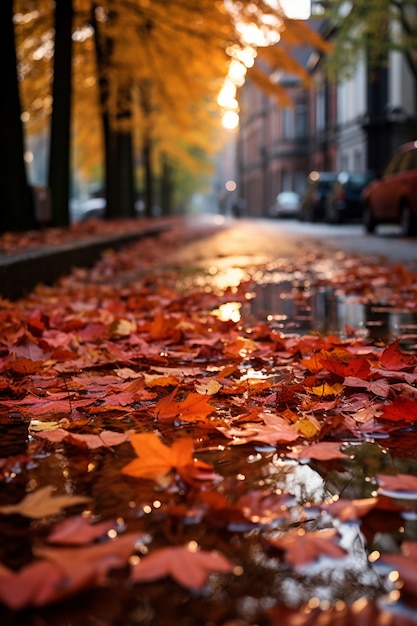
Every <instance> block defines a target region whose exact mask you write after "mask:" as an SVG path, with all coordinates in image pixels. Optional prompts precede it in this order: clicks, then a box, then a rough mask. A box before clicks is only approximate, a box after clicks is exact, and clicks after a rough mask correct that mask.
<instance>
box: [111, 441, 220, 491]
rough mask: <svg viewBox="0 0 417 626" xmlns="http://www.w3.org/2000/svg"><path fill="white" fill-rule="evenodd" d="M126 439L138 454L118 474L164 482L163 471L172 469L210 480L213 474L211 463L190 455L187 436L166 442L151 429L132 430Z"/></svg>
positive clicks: (192, 446)
mask: <svg viewBox="0 0 417 626" xmlns="http://www.w3.org/2000/svg"><path fill="white" fill-rule="evenodd" d="M130 442H131V444H132V446H133V448H134V449H135V452H136V454H137V455H138V457H139V458H137V459H134V460H133V461H131V462H130V463H128V464H127V465H125V466H124V467H123V468H122V474H125V475H127V476H133V477H134V478H148V479H151V480H156V481H158V482H159V481H163V482H165V477H166V475H167V474H168V473H169V472H171V471H172V470H176V471H177V472H179V473H180V475H181V476H185V477H187V476H189V477H194V478H196V479H201V480H213V479H214V478H217V475H216V474H215V473H214V472H213V468H212V467H211V465H208V464H207V463H204V462H203V461H199V460H196V459H195V458H194V455H193V453H194V443H193V440H192V439H191V438H188V437H187V438H186V437H183V438H181V439H177V440H176V441H174V443H173V444H172V445H171V446H166V445H165V444H163V443H162V441H161V440H160V438H159V437H158V436H157V435H155V434H154V433H140V434H133V435H131V437H130Z"/></svg>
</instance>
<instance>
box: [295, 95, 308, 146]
mask: <svg viewBox="0 0 417 626" xmlns="http://www.w3.org/2000/svg"><path fill="white" fill-rule="evenodd" d="M307 134H308V127H307V107H306V105H305V104H296V105H295V136H296V137H297V138H298V139H300V138H302V137H306V136H307Z"/></svg>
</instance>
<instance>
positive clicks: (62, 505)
mask: <svg viewBox="0 0 417 626" xmlns="http://www.w3.org/2000/svg"><path fill="white" fill-rule="evenodd" d="M53 490H54V487H53V486H52V485H46V487H41V488H40V489H37V490H36V491H32V492H31V493H28V494H27V495H26V496H25V497H24V498H23V500H21V501H20V502H19V503H18V504H5V505H3V506H0V513H2V514H3V515H12V514H14V513H18V514H19V515H23V516H24V517H31V518H32V519H41V518H42V517H47V516H49V515H56V514H57V513H61V511H62V509H66V508H68V507H71V506H75V505H77V504H86V503H87V502H89V501H90V498H86V497H85V496H71V495H64V496H53V495H52V492H53Z"/></svg>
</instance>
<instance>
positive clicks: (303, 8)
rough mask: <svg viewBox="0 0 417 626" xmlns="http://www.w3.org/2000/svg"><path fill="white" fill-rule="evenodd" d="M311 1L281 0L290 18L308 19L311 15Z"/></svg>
mask: <svg viewBox="0 0 417 626" xmlns="http://www.w3.org/2000/svg"><path fill="white" fill-rule="evenodd" d="M310 4H311V0H281V5H282V8H283V9H284V10H285V12H286V14H287V15H288V17H294V18H300V19H306V18H307V17H309V15H310Z"/></svg>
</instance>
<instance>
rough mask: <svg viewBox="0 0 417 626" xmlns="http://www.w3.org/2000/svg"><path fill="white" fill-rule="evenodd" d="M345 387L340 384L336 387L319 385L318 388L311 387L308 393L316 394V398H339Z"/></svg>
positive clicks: (325, 384)
mask: <svg viewBox="0 0 417 626" xmlns="http://www.w3.org/2000/svg"><path fill="white" fill-rule="evenodd" d="M343 389H344V386H343V385H341V384H340V383H335V384H334V385H329V383H323V384H322V385H318V386H317V387H310V389H308V390H307V391H309V392H310V393H312V394H314V395H315V396H319V397H320V398H323V397H326V396H337V395H339V394H340V393H342V391H343Z"/></svg>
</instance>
